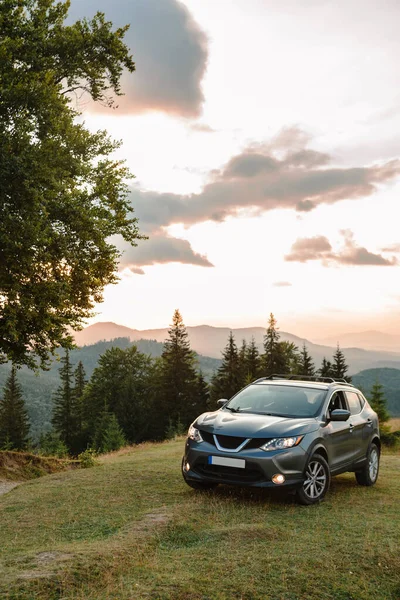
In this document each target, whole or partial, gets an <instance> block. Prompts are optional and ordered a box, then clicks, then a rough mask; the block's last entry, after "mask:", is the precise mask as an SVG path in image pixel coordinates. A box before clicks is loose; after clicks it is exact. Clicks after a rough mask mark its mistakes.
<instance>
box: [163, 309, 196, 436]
mask: <svg viewBox="0 0 400 600" xmlns="http://www.w3.org/2000/svg"><path fill="white" fill-rule="evenodd" d="M158 382H159V384H158V389H157V394H156V402H157V411H158V420H159V423H160V425H161V426H162V428H163V429H162V432H163V433H162V435H163V434H164V433H165V431H166V429H167V427H168V426H169V423H170V422H171V423H172V424H176V425H177V426H178V424H179V423H181V424H182V425H183V426H184V427H187V426H189V425H190V423H191V422H192V420H193V419H194V418H195V417H196V416H197V413H196V409H195V408H194V406H193V397H194V396H196V385H197V372H196V369H195V355H194V352H193V351H192V350H191V349H190V342H189V336H188V333H187V331H186V327H185V325H184V323H183V320H182V316H181V314H180V312H179V310H175V312H174V316H173V319H172V325H171V328H170V329H169V330H168V338H167V340H166V341H165V342H164V349H163V353H162V355H161V361H160V364H159V377H158Z"/></svg>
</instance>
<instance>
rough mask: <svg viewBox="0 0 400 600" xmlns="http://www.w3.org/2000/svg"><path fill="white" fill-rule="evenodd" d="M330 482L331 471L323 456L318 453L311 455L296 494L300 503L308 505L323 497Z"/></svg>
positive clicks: (319, 500)
mask: <svg viewBox="0 0 400 600" xmlns="http://www.w3.org/2000/svg"><path fill="white" fill-rule="evenodd" d="M330 483H331V472H330V470H329V465H328V463H327V462H326V460H325V458H324V457H323V456H321V455H320V454H314V455H313V456H311V458H310V459H309V461H308V463H307V467H306V468H305V471H304V481H303V483H302V485H301V487H300V488H298V490H297V493H296V496H297V500H298V502H300V504H305V505H306V506H309V505H310V504H317V503H318V502H321V500H323V499H324V497H325V494H326V492H327V491H328V490H329V486H330Z"/></svg>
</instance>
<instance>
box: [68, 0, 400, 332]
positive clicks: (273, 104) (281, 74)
mask: <svg viewBox="0 0 400 600" xmlns="http://www.w3.org/2000/svg"><path fill="white" fill-rule="evenodd" d="M96 10H101V11H103V12H105V13H106V16H107V18H108V19H109V20H111V21H112V22H113V23H114V24H115V25H116V26H121V25H124V24H126V23H130V30H129V32H128V33H127V35H126V42H127V44H128V45H129V47H130V48H131V50H132V54H133V58H134V60H135V62H136V69H137V70H136V72H135V73H134V74H133V75H129V76H128V75H125V76H124V78H123V90H124V91H125V94H126V95H125V96H124V97H123V98H121V99H118V105H119V108H118V109H116V110H109V109H105V108H102V107H96V106H95V105H94V104H93V103H91V102H89V101H88V99H87V98H86V99H85V98H81V99H77V106H78V108H79V109H80V110H82V112H83V117H84V120H85V123H86V125H87V127H89V128H90V129H99V128H102V129H103V128H105V129H107V130H108V131H109V133H110V135H111V136H112V137H114V138H116V139H121V140H123V146H122V148H121V150H120V151H119V156H121V157H124V158H126V160H127V163H128V165H129V167H130V168H131V170H132V172H133V173H134V174H135V175H136V179H135V180H134V182H132V186H131V189H132V191H131V200H132V206H133V208H134V211H135V215H136V216H137V217H138V219H139V227H140V229H141V232H142V233H146V234H147V235H148V236H149V240H148V241H144V242H140V245H139V246H138V247H137V248H134V249H130V248H124V246H123V245H122V244H121V243H120V241H119V240H116V241H117V244H118V245H119V247H120V248H121V250H124V254H123V256H122V260H121V265H120V270H121V273H120V276H121V281H120V283H119V284H118V285H116V286H110V287H109V288H107V289H106V291H105V301H104V303H103V304H101V305H99V307H98V314H97V316H96V317H95V318H94V319H93V320H92V321H91V322H95V321H114V322H116V323H120V324H123V325H127V326H129V327H134V328H137V329H147V328H157V327H165V326H167V325H168V324H170V323H171V319H172V314H173V311H174V309H175V308H179V309H180V311H181V313H182V315H183V319H184V322H185V323H186V325H201V324H209V325H220V326H228V327H240V326H243V327H245V326H251V325H254V326H255V325H260V326H263V325H265V324H266V322H267V318H268V315H269V313H270V312H273V313H274V315H275V316H276V318H277V320H278V325H279V326H280V328H281V329H282V330H285V331H290V332H292V333H294V334H297V335H300V336H305V337H307V338H308V339H314V340H317V339H318V338H322V337H324V336H325V335H330V334H332V333H340V332H346V331H361V330H364V329H377V330H381V331H386V332H388V333H400V288H399V274H400V233H399V230H400V203H399V200H400V137H399V133H398V132H399V130H400V70H399V68H398V65H399V61H400V36H399V34H398V24H399V22H400V3H399V2H398V0H379V1H378V0H328V1H324V0H301V1H299V0H279V1H278V0H184V2H178V1H177V0H72V6H71V10H70V18H71V19H73V20H76V19H77V18H80V17H83V16H87V17H91V16H93V14H94V13H95V11H96Z"/></svg>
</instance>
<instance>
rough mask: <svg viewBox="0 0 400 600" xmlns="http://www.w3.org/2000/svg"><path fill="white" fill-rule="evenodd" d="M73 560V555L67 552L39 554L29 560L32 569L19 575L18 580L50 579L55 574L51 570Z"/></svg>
mask: <svg viewBox="0 0 400 600" xmlns="http://www.w3.org/2000/svg"><path fill="white" fill-rule="evenodd" d="M72 558H74V557H73V555H72V554H66V553H65V552H56V551H54V552H39V554H36V556H33V557H32V558H30V559H29V562H30V563H31V565H30V566H31V567H32V568H31V569H29V570H27V571H22V572H21V573H20V574H19V575H18V579H22V580H29V579H49V578H50V577H52V576H53V575H54V572H55V571H53V570H51V569H52V568H53V569H54V567H56V568H57V567H58V566H59V564H60V563H63V562H65V561H67V560H71V559H72ZM32 563H33V564H32Z"/></svg>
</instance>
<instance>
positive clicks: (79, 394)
mask: <svg viewBox="0 0 400 600" xmlns="http://www.w3.org/2000/svg"><path fill="white" fill-rule="evenodd" d="M74 380H75V385H74V388H73V390H72V393H73V403H74V407H75V408H74V410H75V415H76V432H75V436H74V437H75V439H76V452H77V453H79V452H82V451H83V450H84V449H85V447H86V442H87V440H85V438H84V433H83V393H84V391H85V386H86V383H87V380H86V373H85V369H84V366H83V363H82V361H81V360H80V361H79V362H78V365H77V367H76V369H75V371H74ZM74 445H75V444H74Z"/></svg>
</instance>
